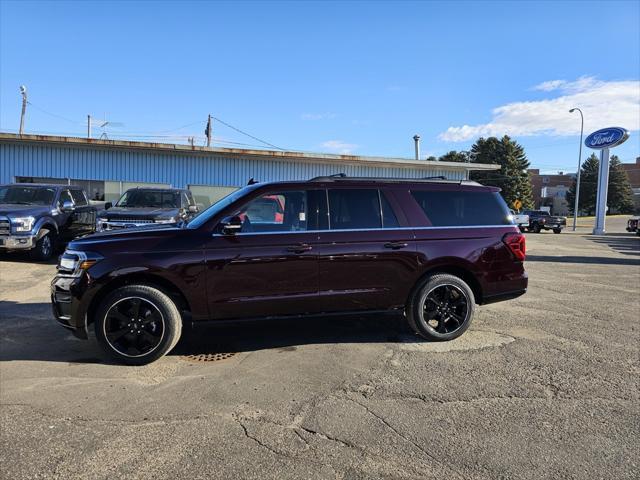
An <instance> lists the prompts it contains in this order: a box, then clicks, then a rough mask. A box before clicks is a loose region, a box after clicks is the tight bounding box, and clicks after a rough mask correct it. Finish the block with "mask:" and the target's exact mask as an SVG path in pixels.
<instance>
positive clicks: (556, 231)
mask: <svg viewBox="0 0 640 480" xmlns="http://www.w3.org/2000/svg"><path fill="white" fill-rule="evenodd" d="M560 232H562V229H561V228H554V229H553V233H560Z"/></svg>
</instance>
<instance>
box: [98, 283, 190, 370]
mask: <svg viewBox="0 0 640 480" xmlns="http://www.w3.org/2000/svg"><path fill="white" fill-rule="evenodd" d="M95 332H96V338H97V340H98V344H99V345H100V347H101V348H102V349H103V350H104V352H105V353H106V354H107V355H108V356H109V357H110V358H111V359H113V360H115V361H117V362H119V363H125V364H127V365H145V364H147V363H151V362H153V361H155V360H157V359H158V358H160V357H162V356H163V355H165V354H166V353H168V352H169V351H170V350H171V349H172V348H173V347H174V346H175V345H176V343H178V340H179V339H180V334H181V332H182V318H181V316H180V311H179V310H178V307H177V306H176V304H175V303H174V301H173V300H172V299H171V298H170V297H169V296H168V295H166V294H165V293H164V292H162V291H160V290H158V289H157V288H155V287H151V286H148V285H127V286H125V287H121V288H118V289H116V290H114V291H113V292H111V293H110V294H108V295H107V297H106V298H105V299H104V300H103V301H102V303H101V304H100V307H99V308H98V310H97V312H96V317H95Z"/></svg>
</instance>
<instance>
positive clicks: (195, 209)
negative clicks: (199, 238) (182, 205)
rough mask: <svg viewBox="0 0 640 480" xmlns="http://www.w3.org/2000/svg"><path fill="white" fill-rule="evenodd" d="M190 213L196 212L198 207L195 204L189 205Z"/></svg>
mask: <svg viewBox="0 0 640 480" xmlns="http://www.w3.org/2000/svg"><path fill="white" fill-rule="evenodd" d="M189 212H190V213H198V207H197V206H196V205H189Z"/></svg>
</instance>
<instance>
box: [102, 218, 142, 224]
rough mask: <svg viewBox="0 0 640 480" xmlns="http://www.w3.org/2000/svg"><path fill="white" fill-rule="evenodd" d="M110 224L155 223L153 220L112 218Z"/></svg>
mask: <svg viewBox="0 0 640 480" xmlns="http://www.w3.org/2000/svg"><path fill="white" fill-rule="evenodd" d="M107 221H108V222H121V223H153V219H149V218H135V217H133V218H131V217H110V218H109V220H107Z"/></svg>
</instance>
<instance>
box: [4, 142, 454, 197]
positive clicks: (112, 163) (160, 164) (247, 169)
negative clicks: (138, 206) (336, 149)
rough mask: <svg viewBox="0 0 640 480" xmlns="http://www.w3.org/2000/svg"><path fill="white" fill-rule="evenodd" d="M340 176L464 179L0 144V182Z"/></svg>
mask: <svg viewBox="0 0 640 480" xmlns="http://www.w3.org/2000/svg"><path fill="white" fill-rule="evenodd" d="M339 172H344V173H346V174H347V175H349V176H362V177H373V176H377V177H406V178H419V177H425V176H435V175H444V176H446V177H447V178H449V179H452V180H461V179H463V178H464V175H465V174H464V169H462V168H461V169H459V170H458V169H455V170H454V169H449V168H447V169H444V168H443V169H434V168H433V167H431V166H425V167H424V168H415V167H411V168H406V167H378V166H368V165H349V164H344V165H336V164H334V163H325V162H323V161H322V160H321V159H319V160H318V162H313V163H309V161H308V160H304V161H299V162H296V161H292V160H291V159H282V160H280V159H271V158H264V159H263V158H255V157H243V156H241V155H237V154H220V153H212V154H210V155H202V154H191V153H183V152H176V153H172V152H161V151H160V152H153V151H145V150H137V149H136V150H133V149H132V150H127V149H123V148H113V149H109V148H100V147H98V148H96V147H83V146H60V145H55V144H42V145H36V144H33V143H29V142H25V143H19V142H1V143H0V183H10V182H13V181H14V179H15V177H52V178H74V179H79V180H107V181H123V182H150V183H166V184H171V185H173V186H175V187H186V186H188V185H218V186H229V187H237V186H241V185H245V184H246V183H247V181H248V180H249V179H250V178H252V177H253V178H255V179H256V180H258V181H261V182H267V181H277V180H301V179H308V178H311V177H315V176H319V175H331V174H334V173H339Z"/></svg>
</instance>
